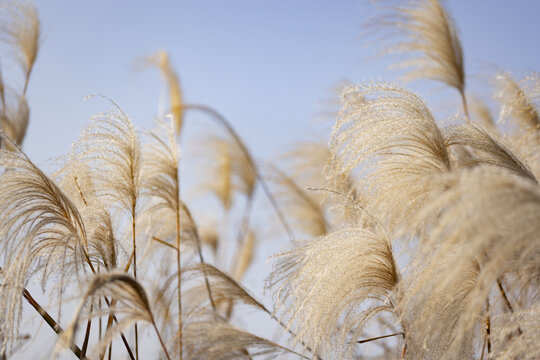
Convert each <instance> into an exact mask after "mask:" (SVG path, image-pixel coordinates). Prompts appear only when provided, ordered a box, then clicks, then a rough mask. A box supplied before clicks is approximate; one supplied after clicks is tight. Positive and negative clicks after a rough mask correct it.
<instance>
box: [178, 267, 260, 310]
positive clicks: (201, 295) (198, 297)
mask: <svg viewBox="0 0 540 360" xmlns="http://www.w3.org/2000/svg"><path fill="white" fill-rule="evenodd" d="M182 277H183V278H184V279H185V281H186V284H187V283H191V282H197V283H199V285H196V286H193V287H191V288H190V289H189V290H188V291H187V294H186V296H188V298H189V299H190V301H189V302H190V303H191V304H193V305H194V306H195V307H196V308H197V309H199V308H201V307H208V305H209V304H208V302H207V300H208V295H207V294H206V285H205V283H204V279H208V281H209V283H210V285H211V288H212V298H213V299H214V301H215V302H216V304H224V303H226V302H228V301H233V302H236V303H242V304H246V305H251V306H253V307H255V308H258V309H260V310H263V311H265V312H267V313H269V312H268V310H267V309H266V308H265V307H264V305H262V304H261V303H260V302H259V301H257V300H256V299H255V298H254V297H253V296H252V295H251V294H250V293H249V292H248V291H247V290H245V289H244V288H243V287H242V285H240V284H239V283H238V282H237V281H236V280H234V279H233V278H232V277H231V276H229V275H227V274H225V273H224V272H223V271H221V270H219V269H218V268H216V267H214V266H212V265H209V264H197V265H190V266H188V267H186V268H185V269H184V270H183V271H182Z"/></svg>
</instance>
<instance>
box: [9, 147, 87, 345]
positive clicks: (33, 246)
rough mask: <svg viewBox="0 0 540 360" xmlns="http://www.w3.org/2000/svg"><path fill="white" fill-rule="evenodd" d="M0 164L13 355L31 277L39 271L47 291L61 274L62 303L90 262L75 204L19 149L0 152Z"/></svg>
mask: <svg viewBox="0 0 540 360" xmlns="http://www.w3.org/2000/svg"><path fill="white" fill-rule="evenodd" d="M4 141H9V140H7V138H4ZM12 146H13V147H14V148H15V149H16V147H15V145H14V144H12ZM0 163H1V165H2V167H3V169H4V170H3V173H2V174H1V183H2V187H1V188H0V208H1V209H2V211H1V214H2V216H1V217H0V233H1V234H2V236H1V249H2V258H3V266H2V267H3V271H2V272H3V275H4V279H5V280H4V281H3V290H2V292H0V314H1V315H0V317H1V318H2V319H3V321H2V325H1V332H2V334H3V339H4V343H3V348H7V349H8V350H9V348H10V346H11V344H12V340H13V339H14V338H16V337H17V335H18V331H19V330H18V324H19V321H20V317H21V298H22V294H23V288H24V286H25V285H26V282H27V281H28V280H29V278H30V276H31V275H32V274H33V273H34V272H35V271H38V272H39V274H40V280H41V282H42V284H43V286H45V284H46V283H47V280H48V279H49V278H50V277H51V276H52V275H54V276H56V275H58V276H59V278H60V285H59V286H60V293H59V300H60V302H61V299H62V287H63V285H64V283H65V281H67V279H68V278H69V276H70V274H71V276H76V274H77V273H79V272H80V271H81V270H82V268H83V263H84V262H87V261H89V260H88V254H87V253H86V252H85V251H84V246H86V244H87V235H86V229H85V227H84V224H83V220H82V218H81V215H80V213H79V211H78V210H77V208H76V207H75V205H74V204H73V202H72V201H71V200H70V199H69V198H68V197H67V196H66V195H65V194H64V193H63V192H62V191H61V190H60V189H59V188H58V186H57V185H56V184H55V183H54V182H53V181H52V180H51V179H50V178H49V177H47V176H46V175H45V174H44V173H43V172H42V171H41V170H39V169H38V168H37V167H36V166H35V165H34V164H33V163H32V162H31V161H30V159H28V157H27V156H26V155H25V154H24V153H22V152H21V151H20V150H16V151H12V152H8V151H4V150H2V151H0Z"/></svg>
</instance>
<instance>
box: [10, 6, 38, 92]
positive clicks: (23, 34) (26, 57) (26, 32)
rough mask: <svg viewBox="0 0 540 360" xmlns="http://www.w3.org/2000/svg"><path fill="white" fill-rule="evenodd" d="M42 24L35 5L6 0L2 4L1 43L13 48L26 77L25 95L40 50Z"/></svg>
mask: <svg viewBox="0 0 540 360" xmlns="http://www.w3.org/2000/svg"><path fill="white" fill-rule="evenodd" d="M39 36H40V24H39V18H38V14H37V10H36V8H35V7H34V4H33V3H32V2H30V1H27V0H22V1H15V0H6V1H3V2H2V3H1V4H0V41H2V42H4V43H6V44H8V45H9V46H12V47H13V49H14V52H15V56H16V57H17V61H18V62H19V64H20V66H21V68H22V69H23V72H24V75H25V84H24V90H23V92H22V93H23V94H24V93H26V88H27V86H28V80H29V78H30V74H31V72H32V68H33V66H34V62H35V60H36V57H37V54H38V49H39Z"/></svg>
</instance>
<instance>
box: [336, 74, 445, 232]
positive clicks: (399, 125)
mask: <svg viewBox="0 0 540 360" xmlns="http://www.w3.org/2000/svg"><path fill="white" fill-rule="evenodd" d="M343 96H344V100H345V105H344V107H343V109H342V110H341V112H340V117H339V118H338V121H337V122H336V124H335V126H334V129H333V131H332V137H331V140H330V149H331V151H332V157H331V159H330V161H329V164H328V166H327V174H328V176H329V177H331V178H332V179H335V180H334V183H335V185H334V186H335V187H339V185H340V184H342V183H343V179H344V178H346V177H349V178H351V179H354V178H355V176H356V175H359V176H361V179H359V183H360V186H362V187H363V190H364V192H365V194H366V197H367V198H366V202H367V205H369V206H375V207H378V211H379V213H380V214H381V216H379V218H383V217H382V214H384V219H385V221H389V222H390V223H391V224H392V223H393V224H394V225H396V224H397V223H398V222H399V221H400V220H399V218H400V217H401V216H407V215H408V214H409V213H411V211H412V210H411V209H414V208H415V207H419V206H420V205H421V203H422V199H424V198H425V194H426V191H427V190H426V188H424V187H421V186H419V183H420V182H421V180H422V179H423V178H424V176H427V175H431V174H437V173H440V172H445V171H448V170H449V169H450V161H449V156H448V153H447V150H446V146H445V142H444V138H443V136H442V134H441V132H440V130H439V128H438V127H437V124H436V123H435V120H434V118H433V116H432V115H431V112H430V111H429V109H428V108H427V106H426V104H425V103H424V102H423V101H422V99H420V98H419V97H418V96H417V95H415V94H413V93H411V92H409V91H407V90H404V89H402V88H399V87H397V86H393V85H389V84H384V83H382V84H375V85H364V86H357V87H352V88H350V89H349V90H348V91H346V92H345V93H344V95H343ZM337 190H340V189H339V188H338V189H337ZM340 192H342V193H345V194H346V193H347V191H346V190H345V191H340Z"/></svg>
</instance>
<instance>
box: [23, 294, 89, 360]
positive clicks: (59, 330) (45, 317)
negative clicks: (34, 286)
mask: <svg viewBox="0 0 540 360" xmlns="http://www.w3.org/2000/svg"><path fill="white" fill-rule="evenodd" d="M23 296H24V298H25V300H26V301H27V302H28V303H29V304H30V305H31V306H32V307H33V308H34V309H35V310H36V311H37V312H38V313H39V314H40V315H41V317H42V318H43V320H45V322H46V323H47V324H48V325H49V326H50V327H51V328H52V329H53V330H54V332H55V333H57V334H58V335H60V334H61V333H62V332H63V331H64V330H63V329H62V328H61V327H60V325H58V323H57V322H56V321H55V320H54V319H53V318H52V316H50V315H49V313H48V312H47V311H46V310H45V309H43V308H42V307H41V305H39V304H38V302H37V301H36V300H35V299H34V298H33V297H32V295H30V292H28V290H26V289H24V290H23ZM69 348H70V349H71V351H72V352H73V354H75V356H76V357H77V358H78V359H87V358H86V356H83V353H82V351H81V349H80V348H79V347H78V346H77V345H75V344H74V343H73V342H72V343H71V344H70V345H69ZM87 360H88V359H87Z"/></svg>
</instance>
